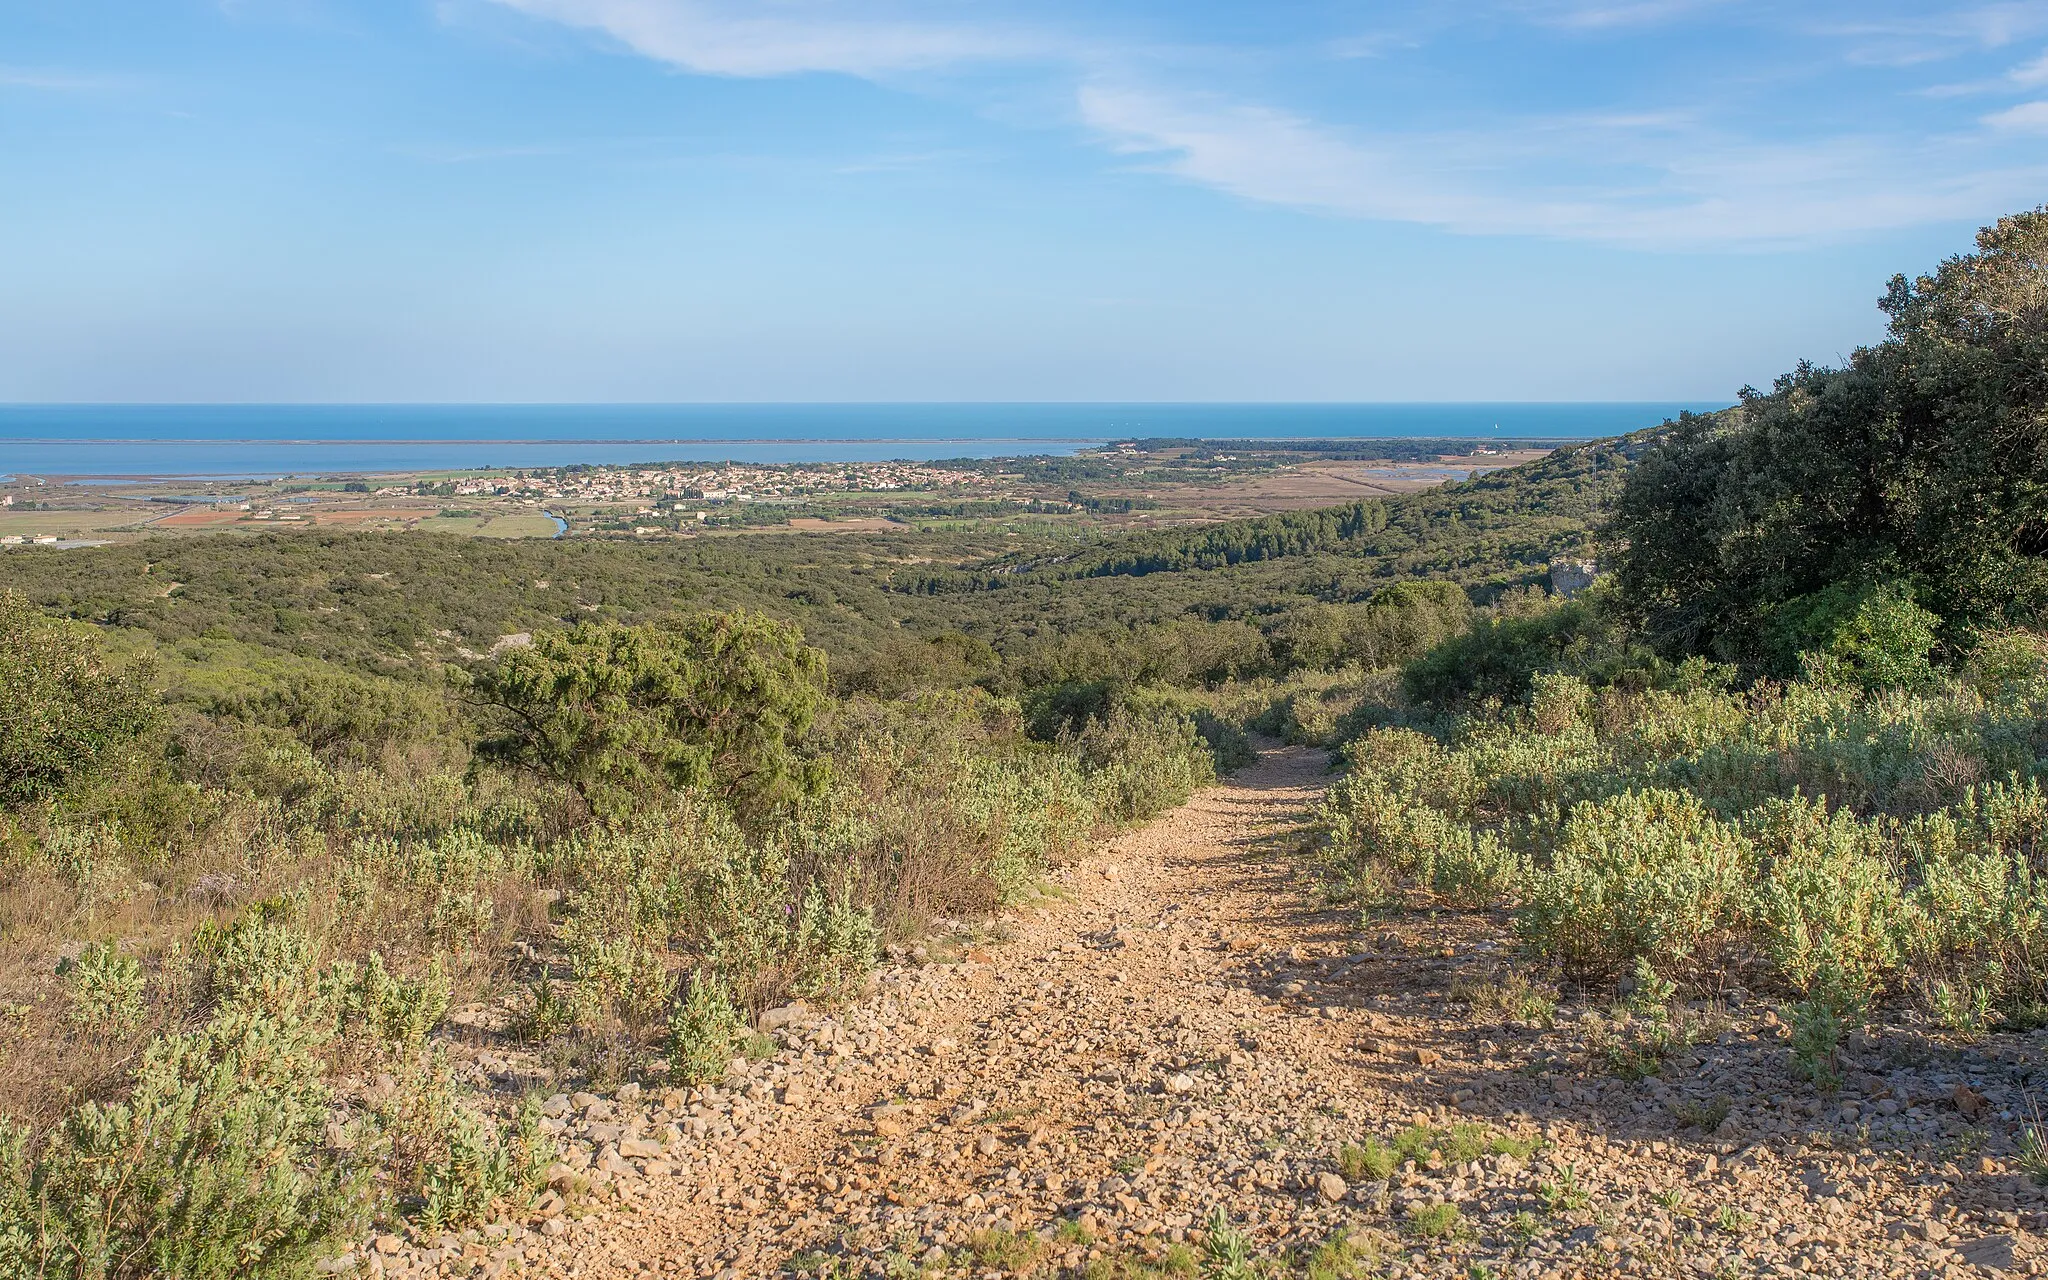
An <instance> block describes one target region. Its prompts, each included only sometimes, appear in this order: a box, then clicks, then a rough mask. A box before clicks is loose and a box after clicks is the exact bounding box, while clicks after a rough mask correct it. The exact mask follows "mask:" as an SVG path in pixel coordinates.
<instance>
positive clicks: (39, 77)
mask: <svg viewBox="0 0 2048 1280" xmlns="http://www.w3.org/2000/svg"><path fill="white" fill-rule="evenodd" d="M132 83H133V81H131V80H130V79H129V78H128V77H126V76H115V75H95V74H90V73H85V72H77V71H61V70H55V69H52V68H48V67H0V89H36V90H40V91H42V92H44V93H105V92H108V91H110V90H115V89H126V88H128V87H130V85H131V84H132Z"/></svg>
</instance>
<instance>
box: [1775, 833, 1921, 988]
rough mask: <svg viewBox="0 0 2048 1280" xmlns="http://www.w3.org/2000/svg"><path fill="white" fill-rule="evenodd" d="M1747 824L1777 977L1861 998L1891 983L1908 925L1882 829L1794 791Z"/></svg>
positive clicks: (1901, 959) (1900, 961)
mask: <svg viewBox="0 0 2048 1280" xmlns="http://www.w3.org/2000/svg"><path fill="white" fill-rule="evenodd" d="M1744 826H1745V828H1746V829H1747V830H1748V831H1749V832H1750V834H1751V837H1752V839H1753V840H1754V842H1755V845H1756V849H1757V853H1758V855H1759V857H1760V858H1761V859H1762V861H1763V871H1762V875H1761V880H1760V883H1759V884H1758V886H1757V893H1756V906H1755V917H1756V922H1757V926H1758V929H1759V932H1760V934H1761V938H1762V942H1763V946H1764V950H1765V954H1766V955H1767V956H1768V957H1769V959H1770V961H1771V963H1772V965H1773V966H1774V967H1775V969H1776V970H1777V972H1778V974H1779V975H1780V977H1781V978H1782V979H1783V980H1784V981H1785V982H1787V983H1788V984H1789V985H1790V986H1791V987H1792V988H1793V989H1794V990H1795V991H1798V992H1801V993H1802V994H1804V993H1815V994H1820V993H1832V994H1831V997H1830V998H1850V999H1854V1000H1857V1001H1859V1002H1860V1001H1864V1000H1868V999H1870V998H1871V997H1873V996H1875V995H1876V994H1877V993H1878V992H1879V991H1880V990H1881V989H1883V988H1884V987H1885V986H1887V985H1888V984H1890V983H1892V982H1893V981H1894V980H1895V979H1896V976H1897V974H1898V972H1899V970H1900V968H1901V967H1902V966H1903V964H1904V961H1905V954H1906V945H1907V938H1908V935H1909V933H1910V930H1911V921H1910V918H1909V915H1908V913H1907V911H1906V907H1905V902H1904V895H1903V892H1902V889H1901V886H1900V883H1899V878H1898V875H1897V873H1896V872H1895V871H1894V870H1893V868H1892V865H1891V861H1890V859H1889V858H1888V857H1887V856H1886V851H1885V847H1884V845H1885V842H1884V840H1883V837H1882V835H1881V834H1880V832H1879V831H1878V830H1877V829H1876V828H1875V827H1873V826H1871V825H1869V824H1866V823H1863V822H1860V821H1858V820H1857V819H1856V817H1855V815H1853V814H1850V813H1847V812H1844V811H1840V810H1837V811H1836V812H1834V813H1832V814H1830V813H1829V812H1828V811H1827V809H1826V807H1825V806H1823V805H1821V804H1818V803H1816V802H1813V801H1809V800H1806V799H1804V798H1803V797H1799V796H1794V797H1792V798H1791V799H1787V800H1771V801H1767V802H1766V803H1765V804H1764V805H1762V806H1761V807H1760V808H1758V809H1756V810H1753V811H1751V812H1750V813H1749V814H1747V815H1745V818H1744Z"/></svg>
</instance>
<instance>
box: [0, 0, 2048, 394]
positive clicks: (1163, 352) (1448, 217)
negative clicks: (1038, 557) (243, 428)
mask: <svg viewBox="0 0 2048 1280" xmlns="http://www.w3.org/2000/svg"><path fill="white" fill-rule="evenodd" d="M2043 200H2048V0H2040V2H2011V3H1995V4H1956V5H1950V4H1944V3H1942V2H1941V0H1919V2H1918V3H1904V2H1900V0H1860V2H1859V3H1833V2H1832V0H1814V2H1812V3H1806V4H1800V5H1787V4H1783V3H1748V2H1746V0H1720V2H1716V0H1492V2H1487V0H1472V2H1466V0H1435V2H1434V3H1412V4H1411V3H1343V2H1341V0H1263V2H1261V3H1238V4H1214V3H1204V2H1203V0H1177V2H1175V3H1167V2H1166V0H1094V2H1093V3H1086V4H1083V3H1078V2H1076V0H1036V2H1035V3H1031V4H1022V3H1007V2H1004V0H753V2H746V0H5V2H0V400H200V401H207V400H224V401H234V400H254V401H269V400H487V401H508V400H570V401H575V400H628V401H648V400H839V399H852V400H975V399H989V400H1048V399H1050V400H1063V399H1084V400H1085V399H1110V400H1210V399H1223V400H1272V399H1277V400H1409V399H1420V400H1430V399H1437V400H1477V399H1510V400H1511V399H1650V398H1663V397H1673V398H1699V399H1714V400H1717V399H1724V398H1727V397H1729V396H1731V395H1732V393H1733V391H1734V389H1735V388H1736V387H1738V386H1739V385H1741V384H1742V383H1744V382H1755V383H1759V384H1761V383H1763V382H1764V381H1766V380H1767V379H1769V378H1770V377H1771V376H1772V375H1773V374H1775V373H1777V372H1779V371H1781V370H1783V369H1785V368H1787V367H1788V366H1790V365H1791V364H1792V363H1793V362H1795V361H1797V360H1799V359H1801V358H1811V359H1815V360H1819V361H1831V360H1835V359H1837V358H1839V357H1840V356H1841V355H1842V354H1843V353H1845V352H1846V351H1848V350H1849V349H1850V348H1852V347H1853V346H1855V345H1856V344H1857V343H1860V342H1866V341H1869V340H1871V339H1873V338H1875V337H1876V336H1878V334H1879V333H1880V318H1879V317H1878V315H1877V313H1876V310H1875V307H1874V305H1873V303H1874V299H1875V298H1876V296H1877V295H1878V293H1879V292H1880V290H1881V288H1882V285H1883V282H1884V280H1885V279H1886V278H1887V277H1888V276H1889V275H1890V274H1891V273H1892V272H1893V271H1898V270H1905V271H1909V272H1910V271H1916V270H1922V269H1925V268H1927V267H1930V266H1932V265H1933V263H1934V262H1935V261H1937V260H1938V259H1939V258H1940V257H1941V256H1942V255H1944V254H1947V253H1953V252H1959V251H1963V250H1965V249H1967V247H1968V244H1969V236H1970V233H1971V231H1972V229H1973V228H1974V227H1976V226H1977V225H1978V224H1980V223H1983V222H1986V221H1989V220H1991V219H1993V218H1995V217H1996V216H1997V215H1998V214H2000V213H2003V212H2010V211H2013V210H2016V209H2019V208H2023V207H2029V206H2032V205H2035V204H2037V203H2040V202H2041V201H2043Z"/></svg>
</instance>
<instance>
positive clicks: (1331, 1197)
mask: <svg viewBox="0 0 2048 1280" xmlns="http://www.w3.org/2000/svg"><path fill="white" fill-rule="evenodd" d="M1350 1189H1351V1188H1350V1187H1348V1186H1346V1185H1345V1183H1344V1179H1342V1178H1340V1177H1338V1176H1337V1175H1336V1174H1334V1173H1329V1172H1324V1173H1321V1174H1318V1175H1317V1177H1316V1191H1317V1192H1319V1193H1320V1194H1321V1195H1322V1197H1323V1199H1325V1200H1328V1201H1330V1202H1331V1203H1332V1204H1335V1203H1336V1202H1337V1201H1339V1200H1342V1199H1343V1198H1344V1193H1345V1192H1346V1191H1349V1190H1350Z"/></svg>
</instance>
